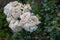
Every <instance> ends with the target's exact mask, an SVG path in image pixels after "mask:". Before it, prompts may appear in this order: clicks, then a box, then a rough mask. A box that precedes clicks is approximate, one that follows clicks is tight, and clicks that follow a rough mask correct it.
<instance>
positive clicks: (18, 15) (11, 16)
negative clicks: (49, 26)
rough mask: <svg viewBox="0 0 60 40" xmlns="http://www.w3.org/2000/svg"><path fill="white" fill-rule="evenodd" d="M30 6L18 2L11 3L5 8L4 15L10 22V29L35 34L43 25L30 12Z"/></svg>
mask: <svg viewBox="0 0 60 40" xmlns="http://www.w3.org/2000/svg"><path fill="white" fill-rule="evenodd" d="M31 9H32V8H31V6H30V4H22V3H19V2H17V1H14V2H10V3H8V4H7V5H6V6H5V7H4V13H5V15H6V16H7V18H6V20H7V22H9V23H10V24H9V27H10V28H11V29H12V30H13V31H14V32H18V31H20V30H21V29H22V28H23V29H25V30H26V31H29V32H33V31H35V30H36V29H37V28H38V27H37V25H38V24H39V23H41V22H40V21H39V19H38V18H37V17H36V16H35V15H34V14H33V13H31V12H30V10H31Z"/></svg>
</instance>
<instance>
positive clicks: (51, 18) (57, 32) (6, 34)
mask: <svg viewBox="0 0 60 40" xmlns="http://www.w3.org/2000/svg"><path fill="white" fill-rule="evenodd" d="M11 1H15V0H0V40H60V0H16V1H19V2H21V3H23V4H24V3H30V4H31V7H32V10H31V12H33V13H34V14H35V15H38V16H39V18H40V21H41V24H39V25H38V29H37V30H36V31H34V32H32V33H30V32H27V31H25V30H24V29H23V30H22V31H20V32H18V33H14V32H13V31H12V30H11V29H10V28H9V27H8V22H7V21H6V15H5V14H4V13H3V8H4V6H5V5H6V4H7V3H9V2H11Z"/></svg>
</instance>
